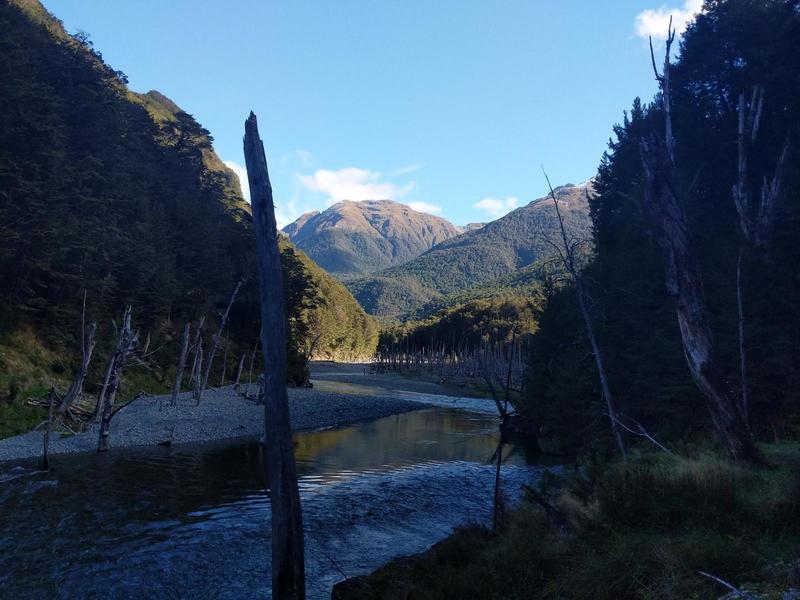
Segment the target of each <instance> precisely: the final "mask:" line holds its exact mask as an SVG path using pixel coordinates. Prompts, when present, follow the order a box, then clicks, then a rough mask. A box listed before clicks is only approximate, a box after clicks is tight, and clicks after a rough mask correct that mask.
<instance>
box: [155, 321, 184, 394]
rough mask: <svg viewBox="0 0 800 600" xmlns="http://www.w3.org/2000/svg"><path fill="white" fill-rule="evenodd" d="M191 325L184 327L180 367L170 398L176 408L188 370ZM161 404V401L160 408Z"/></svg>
mask: <svg viewBox="0 0 800 600" xmlns="http://www.w3.org/2000/svg"><path fill="white" fill-rule="evenodd" d="M190 331H191V325H190V324H189V323H186V325H184V326H183V335H182V336H181V351H180V353H179V354H178V366H177V368H176V370H175V383H174V384H173V386H172V397H171V398H170V402H169V403H170V405H171V406H175V405H176V404H177V403H178V394H180V393H181V381H182V380H183V372H184V370H185V369H186V354H187V353H188V351H189V335H190ZM160 407H161V403H160V401H159V408H160Z"/></svg>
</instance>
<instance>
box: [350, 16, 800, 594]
mask: <svg viewBox="0 0 800 600" xmlns="http://www.w3.org/2000/svg"><path fill="white" fill-rule="evenodd" d="M665 33H666V32H665ZM673 36H674V31H672V30H670V32H669V35H668V42H667V44H666V49H665V48H664V47H663V45H662V47H661V50H660V52H664V51H665V50H666V57H665V58H664V59H663V63H662V62H661V60H662V59H658V58H657V57H656V52H658V49H657V48H655V49H654V53H653V61H652V63H653V68H654V70H655V76H656V79H657V80H658V83H659V93H658V94H657V96H656V97H655V98H654V99H653V101H652V103H645V102H642V101H640V100H639V99H638V98H637V99H636V100H635V101H634V102H633V106H632V108H631V110H630V111H629V112H626V113H625V115H624V117H623V120H622V123H621V124H618V125H616V126H615V127H614V130H613V131H614V138H613V139H612V140H611V141H610V143H609V149H608V151H607V152H606V154H605V155H604V156H603V159H602V162H601V164H600V167H599V169H598V174H597V176H596V178H595V179H594V180H593V182H592V184H593V191H592V193H591V194H590V195H589V205H590V209H591V217H592V223H593V243H594V249H595V254H594V256H593V258H592V260H591V261H590V262H589V264H588V265H586V267H585V268H584V269H582V272H581V273H580V276H579V280H580V281H579V282H578V281H577V279H578V278H573V279H575V280H576V281H575V282H574V283H575V284H576V285H577V284H578V283H580V285H579V286H578V287H580V286H583V288H584V289H583V290H579V291H580V293H581V296H580V297H579V296H578V293H579V291H576V285H567V286H561V287H556V288H551V289H548V290H547V291H546V293H545V302H543V308H542V310H541V311H540V312H539V314H538V315H537V319H536V321H537V329H536V331H535V332H534V333H533V335H532V336H531V342H530V345H529V353H528V367H527V373H526V379H525V386H524V389H523V391H522V392H521V394H520V396H519V410H520V411H521V412H522V413H523V414H524V415H525V416H526V418H527V419H529V421H530V422H533V423H534V424H535V429H536V431H537V433H538V436H539V441H540V443H541V445H542V447H543V448H544V449H545V450H546V451H549V452H552V453H554V454H557V455H560V456H562V457H564V458H565V460H572V457H577V459H576V461H577V463H578V467H577V468H575V469H571V470H569V471H567V472H568V475H566V476H564V477H563V479H561V481H560V482H559V484H558V485H557V486H556V487H557V488H558V491H556V492H555V493H554V492H553V491H552V489H551V488H550V487H549V486H545V487H544V488H543V489H540V490H538V492H537V491H536V490H531V492H532V493H531V494H529V495H530V496H531V497H532V498H535V499H536V501H535V502H533V503H530V505H526V506H524V507H523V508H521V509H520V510H519V511H517V512H515V513H514V514H513V515H512V516H511V517H510V519H509V520H508V521H507V522H506V523H505V525H504V526H502V527H500V528H499V529H498V531H495V532H489V531H487V530H485V529H483V528H482V527H470V528H467V529H464V530H462V531H459V532H457V533H456V534H455V535H454V536H452V537H451V538H450V539H448V540H446V541H445V542H443V543H441V544H439V545H437V546H436V547H434V548H433V549H431V550H430V551H429V552H427V553H425V554H423V555H420V556H418V557H412V558H409V559H403V560H400V561H396V562H394V563H392V564H391V565H389V566H387V567H386V568H385V569H382V570H379V571H378V572H376V573H375V574H373V575H372V576H370V577H368V578H365V579H364V580H358V579H357V580H354V581H351V582H348V583H346V584H343V585H342V587H341V588H340V596H339V597H341V598H367V597H382V598H407V597H414V598H453V597H458V598H593V599H595V598H609V599H611V598H648V599H649V598H714V597H721V596H723V595H724V594H725V593H727V592H731V593H732V594H733V595H732V596H729V597H733V596H735V595H736V593H735V592H734V591H733V590H734V589H736V588H740V587H746V588H747V589H748V590H751V594H752V596H748V597H758V598H780V597H783V596H782V595H781V592H783V591H786V590H788V589H790V588H796V587H798V586H800V563H798V559H797V548H798V547H800V530H799V529H798V523H800V515H799V514H798V512H797V510H798V506H800V496H799V494H800V447H799V446H798V444H797V441H796V440H797V439H798V436H800V428H799V427H798V425H799V424H800V393H799V392H798V390H800V381H798V380H797V379H798V376H800V345H798V340H800V312H798V311H797V310H796V298H797V297H798V296H800V278H798V270H797V265H798V264H800V243H798V235H797V234H798V231H800V161H798V151H797V147H798V135H800V133H798V131H797V126H796V124H797V122H798V121H800V103H798V98H800V68H798V67H799V65H798V62H797V58H796V52H794V50H793V49H794V48H796V47H797V45H798V44H800V11H798V5H797V3H796V2H790V1H781V0H771V1H769V2H761V1H757V0H745V1H740V2H739V1H737V2H733V1H707V2H706V3H705V4H704V7H703V11H702V12H701V13H700V14H698V15H697V17H696V21H695V22H694V23H692V24H690V25H689V27H688V29H687V31H686V32H685V34H684V35H683V39H682V42H681V44H680V50H679V53H678V58H677V59H675V57H674V56H673V55H672V54H671V53H670V44H671V43H672V41H673V39H674V37H673ZM673 49H674V47H673ZM662 56H663V55H662ZM554 201H555V199H554ZM565 244H566V241H565ZM584 308H585V310H584ZM590 337H591V338H593V339H592V340H591V341H590ZM598 356H601V357H602V361H600V360H598ZM598 375H599V377H598ZM612 394H613V405H612ZM615 429H616V430H617V431H619V432H620V433H621V438H620V439H615V432H614V430H615ZM651 452H655V454H651ZM544 481H550V479H545V480H544ZM542 506H546V507H547V509H546V510H542ZM726 586H727V587H726Z"/></svg>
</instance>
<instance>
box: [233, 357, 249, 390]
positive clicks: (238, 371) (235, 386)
mask: <svg viewBox="0 0 800 600" xmlns="http://www.w3.org/2000/svg"><path fill="white" fill-rule="evenodd" d="M245 356H246V355H245V354H242V358H240V359H239V368H238V369H236V382H235V383H234V384H233V389H235V390H237V391H238V390H239V382H240V381H241V380H242V369H244V357H245Z"/></svg>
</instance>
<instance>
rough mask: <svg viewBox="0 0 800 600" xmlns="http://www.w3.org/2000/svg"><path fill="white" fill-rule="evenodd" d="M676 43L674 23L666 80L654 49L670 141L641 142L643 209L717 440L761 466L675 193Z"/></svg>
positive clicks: (650, 139) (732, 454) (736, 456)
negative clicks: (719, 352)
mask: <svg viewBox="0 0 800 600" xmlns="http://www.w3.org/2000/svg"><path fill="white" fill-rule="evenodd" d="M674 39H675V31H674V30H673V29H672V23H671V21H670V25H669V31H668V35H667V44H666V52H665V58H664V73H663V74H659V73H658V70H657V69H656V68H655V55H654V54H653V52H652V40H651V44H650V48H651V58H652V60H653V66H654V70H655V76H656V80H657V81H658V83H659V85H660V88H661V100H662V104H663V109H664V118H665V128H664V129H665V137H664V138H662V137H661V136H659V135H658V134H656V133H653V134H651V135H649V136H646V137H643V138H642V139H641V141H640V154H641V158H642V165H643V169H644V175H645V185H644V207H643V208H644V212H645V214H646V215H648V217H649V219H650V222H651V227H652V230H653V236H654V238H655V240H656V242H657V244H658V246H659V248H660V249H661V254H662V260H663V263H664V272H665V283H666V288H667V292H668V294H669V295H670V296H671V297H672V298H673V299H674V301H675V306H676V312H677V317H678V325H679V328H680V332H681V340H682V344H683V350H684V354H685V356H686V361H687V364H688V367H689V371H690V373H691V375H692V378H693V379H694V381H695V384H696V385H697V387H698V388H699V390H700V391H701V392H702V393H703V395H704V396H705V398H706V404H707V406H708V409H709V412H710V413H711V419H712V422H713V424H714V428H715V431H716V433H717V436H718V437H719V439H720V441H721V442H722V443H723V445H724V447H725V449H726V452H727V453H728V455H729V456H730V457H731V458H732V459H734V460H746V461H758V462H760V457H759V454H758V451H757V449H756V447H755V444H754V443H753V439H752V436H751V435H750V430H749V428H748V427H747V424H746V421H745V419H744V416H743V415H742V411H741V403H740V401H739V399H738V398H737V397H736V395H735V392H734V391H733V389H732V388H731V386H730V385H729V384H728V382H727V380H726V379H725V377H724V375H723V370H722V369H721V367H720V365H719V360H718V358H717V356H716V352H715V348H714V342H713V337H712V335H711V327H710V325H709V321H708V316H707V311H706V305H705V298H704V295H703V278H702V275H701V272H700V265H699V263H698V261H697V259H696V257H695V254H694V251H693V249H692V245H691V242H690V237H689V226H688V223H687V219H686V214H685V212H684V210H683V206H682V205H681V203H680V201H679V200H678V195H677V192H676V189H675V184H674V170H675V140H674V138H673V137H672V112H671V108H670V104H671V99H670V87H669V81H670V80H669V77H670V49H671V45H672V42H673V40H674Z"/></svg>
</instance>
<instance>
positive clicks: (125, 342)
mask: <svg viewBox="0 0 800 600" xmlns="http://www.w3.org/2000/svg"><path fill="white" fill-rule="evenodd" d="M138 343H139V333H138V332H134V331H133V329H131V307H130V306H129V307H128V308H126V309H125V313H124V314H123V316H122V325H121V326H120V328H119V331H118V332H117V346H116V348H115V349H114V354H113V356H112V361H113V363H112V367H111V376H110V379H109V383H108V389H107V390H106V392H105V395H104V398H103V415H102V418H101V420H100V438H99V440H98V443H97V451H98V452H107V451H108V449H109V442H108V438H109V435H110V429H111V419H112V418H113V416H114V415H115V414H116V413H117V412H118V411H115V410H114V400H115V399H116V396H117V392H118V391H119V387H120V385H121V384H122V374H123V370H124V368H125V364H126V363H127V362H128V359H129V358H130V356H131V353H133V352H134V351H135V350H136V346H137V344H138Z"/></svg>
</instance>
